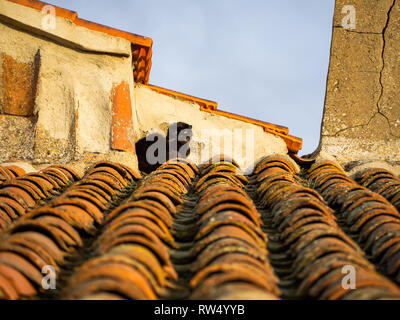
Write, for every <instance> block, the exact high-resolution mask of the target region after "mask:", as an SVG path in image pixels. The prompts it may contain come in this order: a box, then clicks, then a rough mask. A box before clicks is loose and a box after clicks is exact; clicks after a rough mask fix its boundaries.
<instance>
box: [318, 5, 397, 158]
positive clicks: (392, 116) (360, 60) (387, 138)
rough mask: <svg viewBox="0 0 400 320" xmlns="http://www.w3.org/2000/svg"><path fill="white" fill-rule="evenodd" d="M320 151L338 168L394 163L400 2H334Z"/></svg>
mask: <svg viewBox="0 0 400 320" xmlns="http://www.w3.org/2000/svg"><path fill="white" fill-rule="evenodd" d="M345 5H346V6H348V5H351V6H353V7H354V9H355V14H356V21H355V22H356V24H355V26H354V27H355V28H354V29H352V28H348V27H349V24H346V22H348V21H349V20H347V18H346V16H347V17H348V15H349V13H350V12H349V11H347V10H344V9H343V7H344V6H345ZM345 9H346V8H345ZM342 10H343V12H342ZM343 18H346V19H345V21H344V22H345V23H344V24H343V22H342V20H343ZM350 26H351V25H350ZM344 27H345V28H344ZM320 149H321V152H322V153H327V154H330V155H332V156H334V157H335V158H336V159H337V160H338V161H340V162H341V163H349V162H368V161H374V160H382V161H387V162H390V163H397V162H399V161H400V0H348V1H341V0H337V1H336V6H335V14H334V26H333V36H332V47H331V58H330V66H329V74H328V82H327V93H326V101H325V110H324V116H323V120H322V128H321V142H320Z"/></svg>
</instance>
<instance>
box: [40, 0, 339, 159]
mask: <svg viewBox="0 0 400 320" xmlns="http://www.w3.org/2000/svg"><path fill="white" fill-rule="evenodd" d="M47 2H49V3H52V4H55V5H58V6H61V7H64V8H67V9H71V10H74V11H77V12H78V16H79V17H81V18H83V19H87V20H91V21H95V22H98V23H101V24H105V25H108V26H112V27H115V28H118V29H122V30H125V31H129V32H133V33H137V34H141V35H144V36H148V37H151V38H153V41H154V44H153V59H152V60H153V64H152V70H151V74H150V83H152V84H155V85H159V86H162V87H166V88H169V89H173V90H177V91H181V92H184V93H188V94H191V95H195V96H198V97H201V98H205V99H210V100H214V101H217V102H218V104H219V109H221V110H225V111H229V112H234V113H238V114H242V115H245V116H248V117H253V118H256V119H260V120H264V121H267V122H272V123H276V124H280V125H284V126H287V127H289V130H290V134H292V135H295V136H298V137H301V138H303V141H304V147H303V150H302V151H301V152H300V154H306V153H310V152H312V151H314V149H315V148H316V147H317V145H318V141H319V133H320V125H321V117H322V111H323V105H324V98H325V87H326V76H327V72H328V66H329V51H330V42H331V34H332V19H333V9H334V0H322V1H321V0H303V1H298V0H278V1H276V0H273V1H272V0H248V1H244V0H146V1H143V0H141V1H136V0H116V1H110V0H48V1H47Z"/></svg>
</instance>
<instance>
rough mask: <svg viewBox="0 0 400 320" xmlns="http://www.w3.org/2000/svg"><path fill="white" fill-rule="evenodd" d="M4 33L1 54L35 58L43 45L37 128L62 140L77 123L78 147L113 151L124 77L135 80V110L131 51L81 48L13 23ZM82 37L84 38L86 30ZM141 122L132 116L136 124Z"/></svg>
mask: <svg viewBox="0 0 400 320" xmlns="http://www.w3.org/2000/svg"><path fill="white" fill-rule="evenodd" d="M22 10H26V11H27V14H28V18H29V14H31V13H32V12H31V11H32V10H31V9H29V8H25V7H23V8H22ZM28 18H27V19H28ZM0 20H1V17H0ZM28 20H29V19H28ZM80 29H82V28H79V29H77V30H76V31H75V32H80V31H81V30H80ZM0 34H2V35H6V36H2V37H0V53H6V54H7V55H10V56H12V57H13V58H14V59H15V60H17V61H19V62H22V63H32V62H33V60H34V56H35V54H36V53H37V52H38V50H39V49H40V56H41V59H40V61H41V65H40V71H39V84H38V94H37V97H36V103H35V113H36V114H37V115H38V120H37V121H38V122H37V129H38V130H43V131H44V132H45V133H46V135H47V136H48V137H49V138H54V139H61V140H63V139H68V138H69V137H70V135H71V132H72V130H74V127H75V125H76V128H77V129H76V130H77V131H76V141H75V142H76V150H77V151H78V152H80V153H83V152H96V153H107V152H108V151H109V150H110V124H111V104H112V90H113V87H114V86H116V85H118V84H119V83H121V81H126V82H127V83H128V84H129V85H130V94H131V101H132V108H133V110H134V95H133V90H134V88H133V87H134V85H133V74H132V68H131V56H130V55H129V56H126V55H125V54H124V55H110V54H107V53H101V54H99V53H98V52H97V53H95V52H92V53H91V52H82V51H79V50H76V49H73V48H69V47H67V46H64V45H60V44H58V43H56V42H54V41H51V40H49V39H46V38H43V37H38V36H37V35H36V34H35V33H33V34H30V33H29V32H23V31H21V30H19V29H17V28H16V27H12V26H10V25H8V24H0ZM81 36H82V37H83V38H84V37H85V33H84V34H81ZM105 36H106V37H108V38H109V39H111V40H112V38H114V37H110V36H107V35H105ZM118 39H119V40H118V43H124V47H129V48H130V43H129V41H127V40H124V39H121V38H118ZM111 40H110V41H111ZM111 42H112V41H111ZM114 42H115V41H114ZM112 43H113V42H112ZM129 52H130V51H129ZM132 114H135V113H134V111H133V112H132ZM75 115H77V119H75ZM136 122H137V121H136V119H133V123H136Z"/></svg>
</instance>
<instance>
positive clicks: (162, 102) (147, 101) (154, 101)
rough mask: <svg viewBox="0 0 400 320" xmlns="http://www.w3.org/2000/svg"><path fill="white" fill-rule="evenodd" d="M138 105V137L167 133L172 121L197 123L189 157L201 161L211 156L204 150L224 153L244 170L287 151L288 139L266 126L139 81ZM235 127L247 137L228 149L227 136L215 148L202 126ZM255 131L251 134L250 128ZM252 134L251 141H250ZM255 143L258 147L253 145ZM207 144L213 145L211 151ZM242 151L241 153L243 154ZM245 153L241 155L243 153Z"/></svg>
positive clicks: (210, 128) (230, 129) (137, 91)
mask: <svg viewBox="0 0 400 320" xmlns="http://www.w3.org/2000/svg"><path fill="white" fill-rule="evenodd" d="M135 105H136V116H137V120H138V129H139V132H138V138H143V137H145V136H146V134H147V133H149V132H151V131H152V130H154V131H156V130H158V131H162V132H163V133H164V134H165V133H166V132H167V128H168V126H169V124H170V123H173V122H177V121H182V122H186V123H188V124H191V125H192V126H193V138H192V141H191V154H190V156H189V159H191V160H193V161H194V162H195V163H197V164H199V163H201V162H203V161H206V160H208V158H207V159H206V158H205V157H204V156H202V152H203V154H208V155H210V156H213V155H216V154H220V153H224V154H226V155H228V156H231V157H233V158H234V159H235V160H236V161H237V162H238V164H239V165H240V166H241V168H242V169H243V170H246V169H247V170H246V171H249V170H251V168H252V166H253V165H254V162H256V161H257V160H259V159H260V158H262V157H263V156H267V155H272V154H287V152H288V150H287V147H286V143H285V142H284V141H283V140H282V139H281V138H279V137H278V136H275V135H272V134H269V133H266V132H264V130H263V128H262V127H260V126H256V125H253V124H250V123H246V122H243V121H239V120H234V119H229V118H226V117H223V116H220V115H215V114H211V113H208V112H204V111H200V106H198V105H197V104H195V103H192V102H188V101H185V100H181V99H176V98H174V97H170V96H166V95H163V94H159V93H157V92H156V91H154V90H152V89H150V88H148V87H145V86H141V85H138V84H136V86H135ZM234 129H240V130H242V132H243V139H242V141H239V140H238V139H235V138H234V139H233V140H234V141H233V142H234V144H235V147H232V148H230V147H228V151H229V150H230V151H231V152H226V150H225V151H224V149H223V148H224V145H223V144H224V143H223V140H222V139H221V140H220V143H221V149H220V150H216V148H214V150H212V148H213V147H215V144H217V143H218V142H217V141H216V140H214V141H213V140H210V139H207V137H206V136H205V135H204V131H203V132H202V130H218V131H216V132H219V133H222V132H223V130H225V131H226V130H228V132H232V130H234ZM246 130H250V133H251V134H253V135H254V139H253V138H251V135H250V136H248V135H247V134H248V132H249V131H246ZM247 137H250V139H251V140H250V143H249V141H246V139H247ZM252 147H254V148H252ZM207 148H209V149H211V150H210V152H207V151H208V150H207ZM240 153H241V154H240ZM240 156H241V157H240Z"/></svg>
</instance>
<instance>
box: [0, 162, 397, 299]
mask: <svg viewBox="0 0 400 320" xmlns="http://www.w3.org/2000/svg"><path fill="white" fill-rule="evenodd" d="M214 161H216V162H215V163H211V162H210V163H207V164H204V165H202V166H201V167H197V166H195V165H194V164H193V163H191V162H189V161H187V160H183V159H178V160H170V161H169V162H167V163H165V164H163V165H161V166H160V167H159V168H158V169H157V170H156V171H154V172H152V173H151V174H149V175H147V176H145V177H141V176H140V175H139V174H138V173H136V172H135V171H133V170H131V169H129V168H128V167H126V166H123V165H120V164H117V163H112V162H105V161H104V162H99V163H96V164H94V165H92V166H91V167H89V168H88V169H87V170H86V173H85V175H84V176H83V177H80V176H79V175H77V174H76V173H75V172H73V171H72V170H70V169H68V167H65V166H51V167H49V168H46V169H43V170H42V171H40V172H38V173H31V174H24V173H23V172H18V173H20V174H21V176H19V177H17V178H15V177H14V175H15V174H17V172H13V174H12V176H11V174H10V172H7V179H8V180H7V181H5V182H3V184H2V185H1V186H0V213H1V214H2V216H1V228H2V234H1V235H0V271H1V272H0V298H4V299H21V298H25V299H26V298H28V299H31V298H46V299H49V298H50V299H57V298H63V299H186V298H189V299H224V298H225V299H282V298H283V299H287V298H290V299H291V298H296V299H299V298H313V299H387V298H390V299H400V289H399V286H398V284H399V283H400V278H399V277H400V276H399V274H400V271H399V270H400V240H399V239H400V214H399V212H398V211H397V210H396V208H395V207H394V206H393V205H392V204H391V203H390V202H389V201H397V200H396V199H397V198H396V197H397V189H396V187H397V183H398V181H399V179H398V177H396V176H394V175H393V174H392V173H390V172H389V171H385V170H381V169H369V170H367V171H362V172H359V173H357V174H356V175H355V176H354V178H355V179H356V181H358V182H359V183H360V184H358V183H357V182H356V181H355V180H353V179H351V178H350V177H349V176H347V175H346V173H345V172H344V170H343V169H342V168H340V167H339V166H338V165H337V164H336V163H333V162H329V161H326V162H317V163H315V164H314V165H311V164H307V166H306V168H303V170H302V171H300V172H298V169H296V167H295V165H294V163H293V161H292V160H291V159H290V158H289V157H287V156H270V157H266V158H264V159H262V160H261V161H259V163H258V164H256V166H255V169H254V172H253V174H251V175H250V176H245V175H243V173H242V171H241V170H240V168H239V167H238V165H237V164H236V163H235V161H234V160H233V159H229V158H227V157H225V156H223V155H222V156H220V157H218V158H217V159H214ZM367 187H368V188H370V189H371V190H369V189H367ZM372 190H373V191H372ZM374 191H376V192H374ZM388 200H389V201H388ZM395 203H397V202H394V203H393V204H395ZM46 265H51V266H53V267H54V270H55V271H56V275H57V290H45V289H43V288H42V284H41V282H42V278H43V274H42V272H41V271H42V268H43V267H44V266H46ZM347 266H351V267H353V268H354V270H355V272H356V289H345V288H344V287H343V286H342V281H343V277H344V276H345V274H344V273H343V267H347ZM396 282H397V284H396Z"/></svg>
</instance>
